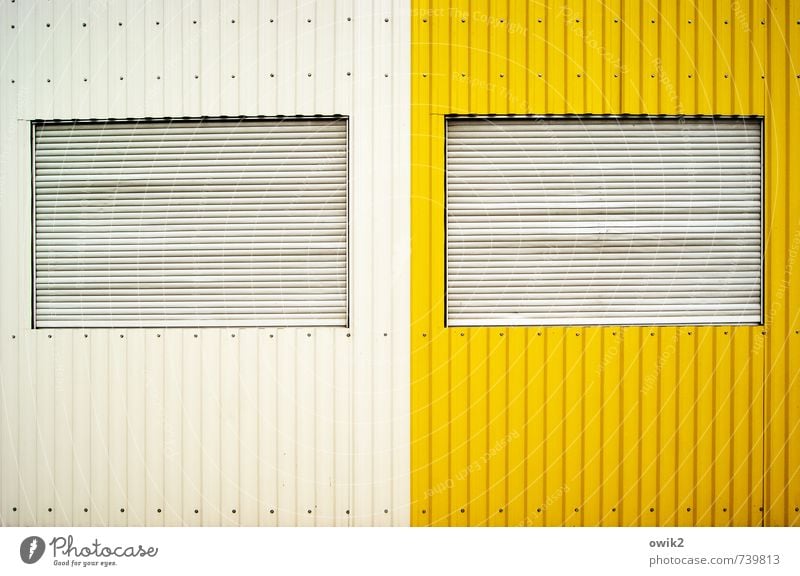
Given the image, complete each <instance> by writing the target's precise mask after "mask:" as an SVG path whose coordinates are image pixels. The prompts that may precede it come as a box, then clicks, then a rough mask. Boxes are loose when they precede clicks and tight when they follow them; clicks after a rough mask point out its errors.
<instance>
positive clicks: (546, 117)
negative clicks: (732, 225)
mask: <svg viewBox="0 0 800 576" xmlns="http://www.w3.org/2000/svg"><path fill="white" fill-rule="evenodd" d="M442 117H443V133H442V157H443V159H444V162H443V168H442V172H443V185H442V206H443V208H444V209H443V211H442V216H443V220H442V226H443V234H442V238H443V246H442V250H443V253H444V260H443V269H442V271H441V273H442V280H443V281H442V286H443V287H444V293H443V296H444V306H443V307H442V308H443V315H444V318H443V319H442V321H443V325H444V327H445V328H492V327H499V326H507V327H533V326H547V327H553V328H558V327H567V328H568V327H573V326H586V327H592V326H597V327H606V326H621V327H644V326H654V327H655V326H664V327H667V326H674V327H686V326H731V327H732V326H756V327H761V328H763V327H764V326H765V321H766V320H765V310H766V293H765V278H766V262H767V254H766V250H767V248H766V242H765V233H764V230H765V222H766V220H765V219H766V213H767V205H766V200H767V198H766V193H765V190H766V179H767V170H766V163H765V162H766V150H765V145H766V142H765V139H764V131H765V116H764V115H763V114H739V115H737V114H459V113H450V114H443V115H442ZM506 119H509V120H525V119H528V120H532V121H536V120H543V121H551V120H581V119H585V120H609V121H613V120H633V121H635V120H642V121H650V122H652V121H658V120H672V121H678V122H680V121H685V120H687V119H688V120H712V121H713V120H739V121H748V120H749V121H757V122H758V128H759V134H760V142H759V152H760V176H761V178H760V186H759V203H760V206H759V207H760V214H759V216H760V217H759V256H760V262H759V267H760V270H759V276H760V283H759V308H760V312H759V320H758V321H757V322H705V323H693V324H687V323H685V322H652V323H647V324H643V323H638V322H636V323H620V322H592V323H568V322H553V323H547V324H541V323H539V324H536V323H533V322H530V321H527V320H525V319H521V320H520V321H519V322H507V321H506V322H503V323H485V322H483V323H478V322H470V323H461V322H458V323H455V324H453V323H450V322H449V308H450V305H449V294H448V278H447V270H448V263H449V260H448V251H447V247H448V227H447V222H448V197H449V194H448V188H447V183H448V167H447V147H448V138H449V127H450V124H451V122H452V121H465V120H466V121H469V120H500V121H503V120H506Z"/></svg>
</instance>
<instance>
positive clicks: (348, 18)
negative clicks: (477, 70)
mask: <svg viewBox="0 0 800 576" xmlns="http://www.w3.org/2000/svg"><path fill="white" fill-rule="evenodd" d="M350 20H352V18H350V16H348V17H347V21H348V22H350ZM349 513H350V512H349V511H348V514H349Z"/></svg>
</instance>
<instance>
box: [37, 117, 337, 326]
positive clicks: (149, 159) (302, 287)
mask: <svg viewBox="0 0 800 576" xmlns="http://www.w3.org/2000/svg"><path fill="white" fill-rule="evenodd" d="M34 163H35V166H34V168H35V182H34V189H35V198H34V202H35V239H34V240H35V250H34V259H35V302H34V306H35V322H36V325H37V326H38V327H59V326H86V327H91V326H119V327H123V326H128V327H136V326H258V325H265V326H300V325H302V326H345V325H346V324H347V280H348V273H347V121H346V119H341V118H313V119H312V118H309V119H299V118H292V119H278V120H264V119H239V120H196V121H136V122H86V123H83V122H78V123H45V124H40V125H37V126H36V127H35V142H34Z"/></svg>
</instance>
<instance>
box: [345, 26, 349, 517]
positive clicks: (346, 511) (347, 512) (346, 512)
mask: <svg viewBox="0 0 800 576" xmlns="http://www.w3.org/2000/svg"><path fill="white" fill-rule="evenodd" d="M348 20H349V18H348ZM344 513H345V514H350V510H345V511H344Z"/></svg>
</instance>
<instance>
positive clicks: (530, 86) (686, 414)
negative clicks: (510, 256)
mask: <svg viewBox="0 0 800 576" xmlns="http://www.w3.org/2000/svg"><path fill="white" fill-rule="evenodd" d="M799 11H800V3H797V2H790V1H786V0H773V1H771V2H765V3H762V2H737V3H731V2H721V1H711V2H705V3H701V4H698V3H696V2H694V1H692V0H679V1H678V2H675V3H671V2H655V1H644V0H610V1H608V2H603V3H600V2H581V1H579V0H578V1H561V0H552V1H548V2H544V1H530V2H526V3H522V2H488V1H487V0H472V1H468V0H453V1H452V2H450V1H445V0H442V1H423V0H414V1H413V2H412V184H413V190H414V195H413V197H412V251H413V254H414V260H413V261H412V272H411V275H412V298H411V310H412V327H411V330H412V334H411V338H412V341H411V346H412V348H411V355H412V356H411V357H412V363H411V373H412V386H411V394H412V421H411V426H412V454H411V457H412V468H411V470H412V524H414V525H463V524H470V525H487V524H491V525H495V524H502V525H598V524H599V525H610V526H618V525H650V524H658V525H761V524H766V525H798V524H800V512H799V511H800V474H798V469H799V467H800V460H799V458H800V456H798V454H800V429H799V428H798V421H800V403H798V401H797V398H798V392H797V390H798V385H800V384H798V377H800V365H799V364H798V361H797V358H798V357H800V350H798V346H800V314H799V313H800V292H798V290H800V288H798V285H800V282H798V278H797V275H798V273H800V272H798V271H799V270H800V266H797V264H796V262H795V260H796V258H797V254H798V253H800V241H798V240H797V239H798V237H800V220H798V215H800V211H799V209H798V205H797V202H798V201H797V198H796V196H797V195H796V194H791V195H790V194H789V190H790V189H791V187H792V185H793V183H794V184H796V181H797V179H798V174H800V166H798V165H797V163H796V162H795V163H790V162H789V159H790V158H792V157H796V155H797V150H798V146H800V143H798V139H797V138H798V136H797V134H796V132H797V131H796V130H794V131H793V130H791V129H790V126H792V125H794V124H796V121H797V117H796V114H797V109H798V95H799V94H800V80H798V64H797V62H796V60H793V56H794V54H796V53H797V50H796V49H794V48H795V47H796V45H797V44H799V43H800V40H798V38H800V35H799V34H800V26H798V24H797V22H798V20H800V12H799ZM489 50H491V51H489ZM792 50H793V51H792ZM565 113H571V114H614V115H619V114H651V115H658V114H686V115H726V114H742V115H755V116H764V117H765V123H764V151H765V152H764V153H765V163H764V178H765V190H764V249H765V258H764V266H765V286H764V322H765V324H764V325H763V326H752V327H749V326H735V327H733V326H715V327H700V328H698V327H696V326H680V327H649V326H642V327H624V328H623V327H619V326H608V327H591V328H587V327H581V326H579V327H566V328H565V327H542V326H533V327H527V328H525V327H510V328H509V327H491V328H486V327H476V328H459V327H452V328H445V326H444V319H445V305H444V294H445V293H444V274H445V261H444V258H445V251H444V242H443V229H444V218H445V214H444V155H443V150H444V141H443V137H444V122H443V115H445V114H477V115H489V114H565ZM520 350H524V351H525V354H524V355H521V354H520ZM520 362H521V363H522V364H521V366H520ZM520 394H521V395H522V396H523V403H522V404H523V405H522V407H520V406H519V405H518V404H517V400H518V398H517V396H519V395H520ZM438 406H442V407H449V410H446V409H443V408H442V409H440V408H437V407H438ZM520 411H522V414H520ZM520 442H522V445H521V446H520V444H519V443H520ZM520 469H522V470H524V474H523V478H522V479H521V480H520V478H519V471H520ZM520 482H521V484H520ZM520 486H522V487H520ZM520 501H521V502H522V504H521V505H520ZM651 509H652V511H651ZM462 510H463V511H462ZM501 510H502V512H501Z"/></svg>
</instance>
